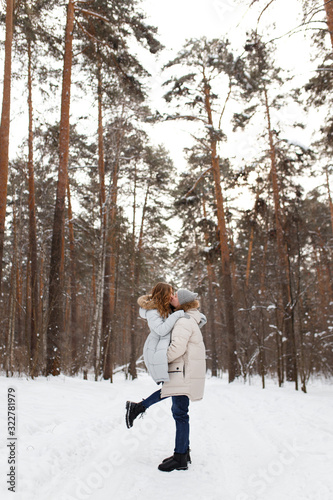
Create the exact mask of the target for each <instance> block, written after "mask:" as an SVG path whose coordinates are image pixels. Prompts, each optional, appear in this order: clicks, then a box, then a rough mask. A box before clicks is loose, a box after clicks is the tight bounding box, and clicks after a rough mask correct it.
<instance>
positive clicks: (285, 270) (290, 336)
mask: <svg viewBox="0 0 333 500" xmlns="http://www.w3.org/2000/svg"><path fill="white" fill-rule="evenodd" d="M264 96H265V107H266V117H267V130H268V137H269V147H270V158H271V179H272V185H273V197H274V211H275V228H276V240H277V251H278V263H279V269H278V276H279V280H280V286H281V298H282V307H283V323H284V324H283V330H284V334H285V336H286V339H287V341H286V372H287V373H286V376H287V380H288V381H294V382H295V383H296V384H297V364H296V351H295V332H294V328H293V308H292V297H291V287H290V284H289V266H288V253H287V250H286V244H285V241H284V234H283V228H282V223H281V207H280V194H279V184H278V177H277V170H276V153H275V146H274V141H273V132H272V128H271V119H270V110H269V104H268V95H267V90H266V89H264Z"/></svg>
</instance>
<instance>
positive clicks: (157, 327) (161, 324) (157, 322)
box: [147, 309, 184, 337]
mask: <svg viewBox="0 0 333 500" xmlns="http://www.w3.org/2000/svg"><path fill="white" fill-rule="evenodd" d="M183 316H184V311H182V310H180V311H176V312H174V313H172V314H170V316H168V317H167V318H166V319H164V318H162V317H161V316H160V314H159V312H158V311H157V309H151V310H150V311H147V321H148V326H149V329H150V330H153V331H154V332H155V333H157V335H160V336H161V337H164V335H167V334H169V333H170V332H171V330H172V329H173V327H174V326H175V323H176V321H178V320H179V318H182V317H183Z"/></svg>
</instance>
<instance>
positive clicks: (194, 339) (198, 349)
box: [126, 283, 207, 472]
mask: <svg viewBox="0 0 333 500" xmlns="http://www.w3.org/2000/svg"><path fill="white" fill-rule="evenodd" d="M197 296H198V294H197V293H193V292H191V291H189V290H187V289H185V288H180V289H179V290H178V291H177V293H174V290H173V288H172V286H171V285H169V284H167V283H157V285H156V286H155V287H154V288H153V290H152V291H151V293H150V294H149V295H143V296H142V297H140V298H139V299H138V304H139V306H140V316H141V317H142V318H144V319H145V320H147V322H148V327H149V329H150V334H149V335H148V337H147V340H146V342H145V345H144V350H143V354H144V360H145V364H146V366H147V369H148V371H149V374H150V375H151V377H152V378H153V379H154V381H155V382H156V383H157V384H161V385H162V387H161V389H159V390H158V391H156V392H154V393H153V394H151V395H150V396H149V397H148V398H146V399H143V400H142V401H141V402H140V403H133V402H131V401H127V403H126V425H127V427H128V428H130V427H132V426H133V422H134V420H135V419H136V418H137V417H138V416H139V415H140V414H142V413H144V412H145V411H146V410H147V408H149V407H150V406H152V405H153V404H155V403H158V402H159V401H162V400H163V399H165V398H168V397H172V407H171V411H172V416H173V418H174V420H175V423H176V440H175V449H174V454H173V455H172V456H171V457H169V458H167V459H164V460H163V462H162V463H161V464H160V465H159V466H158V468H159V470H161V471H164V472H171V471H173V470H175V469H176V470H186V469H187V468H188V462H191V459H190V448H189V431H190V427H189V414H188V410H189V402H190V400H191V401H198V400H200V399H202V397H203V392H204V385H205V373H206V353H205V345H204V342H203V338H202V334H201V330H200V328H201V327H202V326H203V325H204V324H205V323H206V322H207V320H206V317H205V316H204V315H203V314H202V313H200V312H199V310H198V307H199V302H198V300H197Z"/></svg>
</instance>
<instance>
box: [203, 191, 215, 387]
mask: <svg viewBox="0 0 333 500" xmlns="http://www.w3.org/2000/svg"><path fill="white" fill-rule="evenodd" d="M202 208H203V216H204V218H205V219H207V212H206V203H205V199H204V198H203V199H202ZM204 238H205V244H206V247H208V243H209V235H208V233H207V231H205V233H204ZM206 269H207V278H208V303H209V304H208V326H209V333H210V350H211V362H212V377H217V368H218V363H217V343H216V333H215V307H214V305H215V297H214V291H213V267H212V263H211V262H210V260H209V257H208V258H207V264H206Z"/></svg>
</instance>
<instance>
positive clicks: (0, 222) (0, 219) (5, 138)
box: [0, 0, 14, 297]
mask: <svg viewBox="0 0 333 500" xmlns="http://www.w3.org/2000/svg"><path fill="white" fill-rule="evenodd" d="M13 5H14V0H7V6H6V40H5V65H4V78H3V97H2V111H1V125H0V297H1V285H2V264H3V263H2V259H3V247H4V239H5V219H6V205H7V182H8V151H9V128H10V94H11V74H12V41H13Z"/></svg>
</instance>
